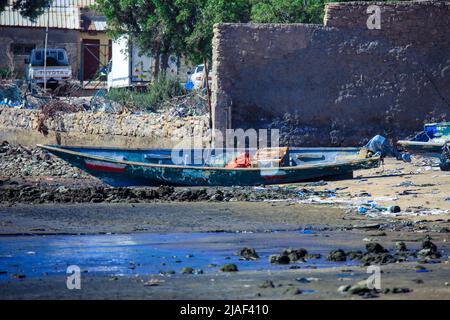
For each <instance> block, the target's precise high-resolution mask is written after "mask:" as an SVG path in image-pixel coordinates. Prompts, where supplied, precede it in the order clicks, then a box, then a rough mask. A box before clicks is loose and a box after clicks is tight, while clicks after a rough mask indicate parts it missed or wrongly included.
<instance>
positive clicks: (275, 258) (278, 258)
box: [269, 254, 291, 264]
mask: <svg viewBox="0 0 450 320" xmlns="http://www.w3.org/2000/svg"><path fill="white" fill-rule="evenodd" d="M269 262H270V263H276V264H289V263H290V262H291V259H290V258H289V257H288V256H285V255H279V254H273V255H271V256H270V257H269Z"/></svg>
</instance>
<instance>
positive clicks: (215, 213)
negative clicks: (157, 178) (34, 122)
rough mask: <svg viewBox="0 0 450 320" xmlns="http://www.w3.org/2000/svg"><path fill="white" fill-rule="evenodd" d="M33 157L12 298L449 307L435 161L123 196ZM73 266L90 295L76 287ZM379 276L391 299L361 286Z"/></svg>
mask: <svg viewBox="0 0 450 320" xmlns="http://www.w3.org/2000/svg"><path fill="white" fill-rule="evenodd" d="M25 153H26V152H25ZM26 159H28V160H26V161H31V162H32V167H31V168H32V171H31V174H30V175H28V173H27V174H25V175H24V174H23V173H21V174H20V176H16V175H15V174H12V175H8V176H4V177H1V178H0V180H1V183H0V199H1V200H0V202H1V203H0V234H1V236H0V286H1V287H2V290H1V291H0V299H17V298H21V299H49V298H56V299H98V298H105V299H112V298H123V299H127V298H137V299H244V298H245V299H364V298H367V299H368V298H373V299H438V298H439V299H450V287H449V282H450V278H449V275H450V272H449V271H450V270H449V264H448V263H449V255H450V247H449V244H448V243H449V234H450V216H449V213H450V201H448V197H449V194H450V176H449V175H448V174H447V173H445V172H441V171H439V170H437V168H436V167H435V166H433V164H432V163H430V162H428V161H429V160H423V159H415V161H414V163H413V164H404V163H400V162H397V161H394V160H392V159H387V161H386V164H385V166H384V167H383V168H379V169H372V170H362V171H358V172H356V173H355V178H354V179H353V180H344V181H326V182H324V181H319V182H311V183H302V184H296V185H289V186H272V187H264V186H261V187H245V188H168V187H160V188H144V189H139V188H138V189H120V188H119V189H118V188H108V187H106V186H104V185H103V184H102V183H101V182H99V181H94V180H92V179H90V178H89V177H84V176H82V175H80V174H79V173H77V172H75V173H71V174H69V175H64V174H63V175H61V174H60V172H59V171H56V172H55V173H54V174H52V175H48V172H47V171H46V170H43V171H38V173H35V174H33V172H34V171H33V170H35V169H33V168H35V167H34V166H38V167H39V166H40V165H39V162H33V161H34V160H32V159H33V158H30V157H28V156H27V158H26ZM30 159H31V160H30ZM47 161H50V162H51V160H47ZM30 165H31V164H30ZM55 168H56V167H52V170H53V171H54V170H55ZM8 170H9V169H8ZM8 172H15V171H13V170H12V169H11V170H10V171H4V172H3V173H4V174H5V173H8ZM393 207H396V208H395V210H391V208H393ZM361 208H364V209H361ZM404 247H406V249H405V248H404ZM244 248H247V249H246V250H244V251H243V252H247V254H249V253H250V256H247V257H246V258H245V259H244V260H242V258H243V257H242V256H240V255H237V252H239V250H242V249H244ZM252 249H254V250H256V253H257V257H256V255H252V254H251V253H252ZM303 249H304V250H303ZM306 252H307V254H306ZM329 257H331V258H329ZM343 257H345V259H343ZM72 264H75V265H79V266H80V268H81V270H82V289H81V290H68V289H67V287H66V268H67V266H68V265H72ZM368 265H376V266H380V268H381V271H382V273H381V277H382V278H381V285H382V287H381V289H380V290H377V291H373V290H367V288H366V286H361V284H360V282H361V281H364V280H365V279H367V278H368V276H369V274H367V266H368ZM221 270H224V271H225V272H224V271H221ZM233 270H237V271H233ZM227 271H230V272H227Z"/></svg>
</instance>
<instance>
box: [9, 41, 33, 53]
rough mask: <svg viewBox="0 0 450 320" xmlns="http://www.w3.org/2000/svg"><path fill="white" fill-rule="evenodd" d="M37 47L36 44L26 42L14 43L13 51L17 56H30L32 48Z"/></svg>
mask: <svg viewBox="0 0 450 320" xmlns="http://www.w3.org/2000/svg"><path fill="white" fill-rule="evenodd" d="M35 47H36V45H34V44H26V43H14V44H13V45H12V52H13V54H14V55H16V56H29V55H30V54H31V50H33V49H34V48H35Z"/></svg>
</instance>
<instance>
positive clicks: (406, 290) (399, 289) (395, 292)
mask: <svg viewBox="0 0 450 320" xmlns="http://www.w3.org/2000/svg"><path fill="white" fill-rule="evenodd" d="M411 291H412V290H411V289H409V288H393V289H392V293H394V294H398V293H409V292H411Z"/></svg>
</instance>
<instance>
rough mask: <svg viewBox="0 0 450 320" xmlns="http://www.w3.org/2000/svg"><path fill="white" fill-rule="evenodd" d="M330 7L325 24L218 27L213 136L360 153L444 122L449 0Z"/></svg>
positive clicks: (449, 106) (449, 93) (449, 66)
mask: <svg viewBox="0 0 450 320" xmlns="http://www.w3.org/2000/svg"><path fill="white" fill-rule="evenodd" d="M372 4H374V3H372V2H371V3H360V2H359V3H358V2H351V3H335V4H330V5H328V7H327V10H326V16H325V25H324V26H322V25H305V24H285V25H283V24H220V25H216V26H215V28H214V40H213V72H214V73H215V77H213V85H212V86H213V119H214V121H213V122H214V126H215V128H216V129H220V130H224V129H225V128H243V129H248V128H255V129H259V128H277V129H281V132H282V143H283V144H289V145H304V146H312V145H335V146H338V145H340V146H350V145H360V144H362V143H364V142H365V141H367V139H369V138H370V137H371V136H373V135H375V134H384V135H387V136H389V137H390V138H392V139H398V138H404V137H405V136H407V135H410V134H412V133H413V132H414V131H417V130H419V129H421V126H422V125H423V123H424V122H426V121H437V120H444V119H446V120H450V111H449V110H450V51H449V50H450V47H449V45H450V33H449V30H450V6H449V2H405V3H391V4H386V3H383V2H381V3H375V4H377V5H379V6H380V7H381V30H368V29H367V26H366V21H367V19H368V17H369V14H367V13H366V10H367V7H368V6H369V5H372Z"/></svg>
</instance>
